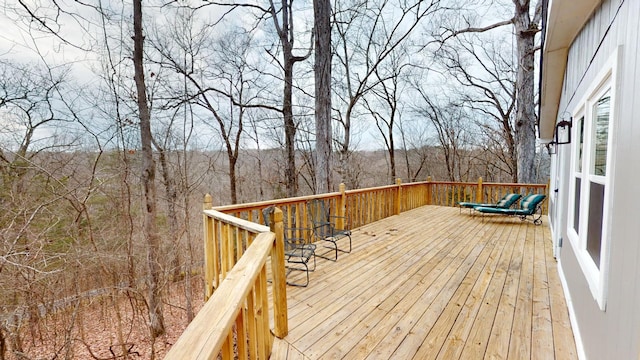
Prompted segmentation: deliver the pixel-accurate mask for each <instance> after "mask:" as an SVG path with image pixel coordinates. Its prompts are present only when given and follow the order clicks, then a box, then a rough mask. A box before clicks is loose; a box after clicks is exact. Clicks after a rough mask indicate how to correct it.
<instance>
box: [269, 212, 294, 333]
mask: <svg viewBox="0 0 640 360" xmlns="http://www.w3.org/2000/svg"><path fill="white" fill-rule="evenodd" d="M270 216H271V219H270V221H269V224H271V231H272V232H273V233H275V234H276V239H275V246H274V247H273V248H272V250H271V273H272V276H273V320H274V329H273V334H274V335H275V336H277V337H278V338H280V339H282V338H284V337H285V336H287V334H288V333H289V324H288V319H289V315H288V313H287V274H286V272H285V268H284V223H283V222H282V210H280V209H279V208H276V209H275V210H274V211H273V212H272V213H271V215H270Z"/></svg>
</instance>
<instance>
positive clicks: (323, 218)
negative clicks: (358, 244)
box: [307, 199, 351, 261]
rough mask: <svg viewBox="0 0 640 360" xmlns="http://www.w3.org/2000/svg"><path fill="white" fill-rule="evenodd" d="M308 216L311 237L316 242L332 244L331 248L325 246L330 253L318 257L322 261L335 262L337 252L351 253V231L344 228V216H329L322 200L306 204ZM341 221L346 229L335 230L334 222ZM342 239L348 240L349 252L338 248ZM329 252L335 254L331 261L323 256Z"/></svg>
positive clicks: (345, 220)
mask: <svg viewBox="0 0 640 360" xmlns="http://www.w3.org/2000/svg"><path fill="white" fill-rule="evenodd" d="M307 208H308V215H309V217H310V219H311V223H312V224H313V236H314V237H315V238H316V239H317V240H322V241H326V242H329V243H330V244H332V245H331V246H326V247H327V248H330V249H332V250H331V251H328V252H326V253H325V254H322V255H317V256H320V257H321V258H323V259H327V260H331V261H336V260H338V251H341V252H345V253H350V252H351V230H349V229H348V226H346V222H347V219H346V217H344V216H336V215H331V214H330V213H329V211H328V210H327V209H326V207H325V203H324V201H323V200H320V199H315V200H311V201H309V202H308V203H307ZM337 219H343V220H344V223H345V227H347V229H337V228H336V223H335V220H337ZM342 238H348V239H349V250H342V249H340V248H339V247H338V240H340V239H342ZM330 252H335V257H334V258H333V259H331V258H329V257H327V256H325V255H326V254H329V253H330Z"/></svg>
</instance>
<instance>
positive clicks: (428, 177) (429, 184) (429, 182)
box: [426, 176, 433, 205]
mask: <svg viewBox="0 0 640 360" xmlns="http://www.w3.org/2000/svg"><path fill="white" fill-rule="evenodd" d="M432 187H433V184H432V183H431V176H427V201H426V205H431V196H432V194H433V193H432Z"/></svg>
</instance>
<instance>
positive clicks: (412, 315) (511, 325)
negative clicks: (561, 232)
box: [271, 206, 577, 359]
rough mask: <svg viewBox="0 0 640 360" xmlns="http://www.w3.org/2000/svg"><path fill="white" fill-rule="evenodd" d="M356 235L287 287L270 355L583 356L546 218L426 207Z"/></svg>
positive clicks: (368, 356) (344, 356)
mask: <svg viewBox="0 0 640 360" xmlns="http://www.w3.org/2000/svg"><path fill="white" fill-rule="evenodd" d="M341 241H344V240H341ZM353 244H354V249H353V252H352V253H351V254H340V257H339V259H338V261H337V262H335V263H334V262H329V261H326V260H321V259H318V260H319V261H318V264H317V269H316V271H315V272H313V273H312V274H311V283H310V285H309V287H307V288H296V287H288V288H287V291H288V296H287V298H288V301H289V335H288V336H287V337H286V338H285V339H283V340H280V339H276V341H275V344H274V348H273V353H272V356H271V359H482V358H487V359H554V358H555V359H576V358H577V356H576V350H575V343H574V340H573V333H572V330H571V326H570V323H569V317H568V312H567V307H566V304H565V299H564V296H563V293H562V289H561V284H560V280H559V278H558V275H557V269H556V261H555V260H554V258H553V256H552V249H551V242H550V235H549V228H548V226H547V224H546V222H545V223H544V224H543V225H542V226H534V225H533V224H531V222H521V221H520V220H518V219H517V218H507V217H490V216H487V217H485V218H484V220H483V218H482V216H471V215H469V212H468V211H463V212H462V213H459V211H458V209H456V208H450V207H437V206H425V207H421V208H418V209H415V210H412V211H409V212H405V213H402V214H401V215H399V216H393V217H390V218H387V219H385V220H382V221H378V222H376V223H373V224H370V225H367V226H364V227H362V228H359V229H356V230H355V231H354V236H353ZM318 250H321V248H319V249H318Z"/></svg>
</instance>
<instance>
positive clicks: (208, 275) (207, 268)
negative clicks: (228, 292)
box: [202, 194, 217, 301]
mask: <svg viewBox="0 0 640 360" xmlns="http://www.w3.org/2000/svg"><path fill="white" fill-rule="evenodd" d="M212 208H213V199H212V198H211V195H210V194H206V195H205V196H204V202H203V204H202V209H203V210H210V209H212ZM202 218H203V221H204V282H205V285H204V300H205V301H207V300H209V298H210V297H211V295H212V294H213V288H214V283H213V280H214V279H213V278H214V269H215V267H214V266H215V265H214V264H215V261H217V258H216V254H215V247H214V243H213V241H214V237H213V220H212V219H211V218H209V216H207V215H206V214H204V213H203V214H202Z"/></svg>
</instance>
